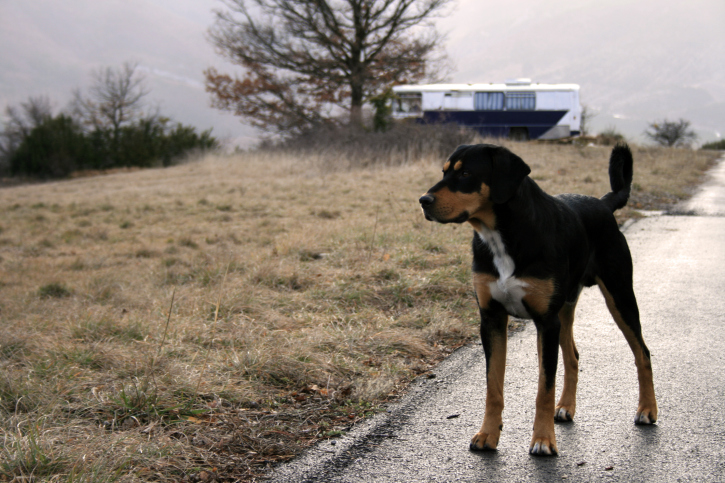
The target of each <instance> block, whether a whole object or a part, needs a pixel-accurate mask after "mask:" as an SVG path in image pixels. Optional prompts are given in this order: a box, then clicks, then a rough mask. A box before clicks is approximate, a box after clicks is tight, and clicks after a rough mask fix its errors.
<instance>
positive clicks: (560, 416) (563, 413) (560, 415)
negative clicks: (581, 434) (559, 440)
mask: <svg viewBox="0 0 725 483" xmlns="http://www.w3.org/2000/svg"><path fill="white" fill-rule="evenodd" d="M554 420H555V421H559V422H568V421H573V420H574V411H573V410H572V411H570V410H569V409H567V408H566V407H564V406H557V407H556V409H555V410H554Z"/></svg>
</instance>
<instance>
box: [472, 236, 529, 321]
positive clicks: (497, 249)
mask: <svg viewBox="0 0 725 483" xmlns="http://www.w3.org/2000/svg"><path fill="white" fill-rule="evenodd" d="M477 233H478V236H479V237H481V240H483V242H484V243H485V244H486V246H488V248H489V249H490V250H491V253H492V254H493V264H494V265H495V266H496V270H498V280H496V281H495V282H491V283H489V289H490V290H491V297H493V299H494V300H496V301H497V302H499V303H500V304H501V305H503V306H504V307H505V308H506V311H507V312H508V313H509V314H510V315H513V316H516V317H520V318H523V319H530V318H531V315H529V313H528V311H527V310H526V307H524V304H523V298H524V296H525V295H526V287H528V286H529V284H528V283H526V282H524V281H523V280H519V279H517V278H516V277H514V268H516V265H515V264H514V261H513V259H512V258H511V256H510V255H509V254H508V253H506V247H505V246H504V244H503V240H502V239H501V234H500V233H499V232H498V231H496V230H490V229H488V228H487V227H486V226H481V231H478V232H477Z"/></svg>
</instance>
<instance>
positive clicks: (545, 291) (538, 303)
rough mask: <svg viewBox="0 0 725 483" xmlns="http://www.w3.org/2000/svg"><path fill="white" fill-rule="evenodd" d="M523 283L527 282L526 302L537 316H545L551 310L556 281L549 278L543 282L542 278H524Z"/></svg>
mask: <svg viewBox="0 0 725 483" xmlns="http://www.w3.org/2000/svg"><path fill="white" fill-rule="evenodd" d="M521 281H523V282H526V284H527V287H526V289H525V290H526V295H524V302H526V305H528V306H529V308H531V310H533V311H534V312H535V313H536V314H539V315H544V314H546V312H547V311H548V310H549V303H551V297H552V296H553V295H554V288H555V286H554V280H553V279H551V278H549V279H546V280H542V279H540V278H529V277H522V278H521Z"/></svg>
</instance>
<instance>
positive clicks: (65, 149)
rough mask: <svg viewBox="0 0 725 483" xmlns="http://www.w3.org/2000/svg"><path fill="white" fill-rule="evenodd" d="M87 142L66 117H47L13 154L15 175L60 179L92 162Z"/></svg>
mask: <svg viewBox="0 0 725 483" xmlns="http://www.w3.org/2000/svg"><path fill="white" fill-rule="evenodd" d="M90 157H91V151H90V146H89V144H88V140H87V139H86V138H85V136H84V135H83V133H82V131H81V129H80V127H78V126H77V125H76V124H75V123H74V122H73V120H72V119H71V118H70V117H68V116H65V115H62V114H61V115H59V116H57V117H55V118H50V117H49V118H47V119H45V120H44V121H43V122H41V123H40V124H39V125H38V126H36V127H34V128H33V129H32V130H31V131H30V133H29V134H28V135H27V136H26V137H25V138H24V139H23V140H22V142H21V143H20V145H19V146H18V148H17V149H16V150H15V152H14V153H12V154H11V155H10V172H11V174H13V175H30V176H37V177H40V178H59V177H63V176H67V175H68V174H70V173H71V172H72V171H74V170H75V169H77V168H78V167H79V166H82V165H84V164H86V163H88V162H89V160H90Z"/></svg>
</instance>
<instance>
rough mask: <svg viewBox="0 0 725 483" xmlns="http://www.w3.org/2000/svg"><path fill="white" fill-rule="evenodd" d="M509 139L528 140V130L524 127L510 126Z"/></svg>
mask: <svg viewBox="0 0 725 483" xmlns="http://www.w3.org/2000/svg"><path fill="white" fill-rule="evenodd" d="M509 139H511V140H512V141H528V140H529V130H528V129H526V128H525V127H512V128H511V129H509Z"/></svg>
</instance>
